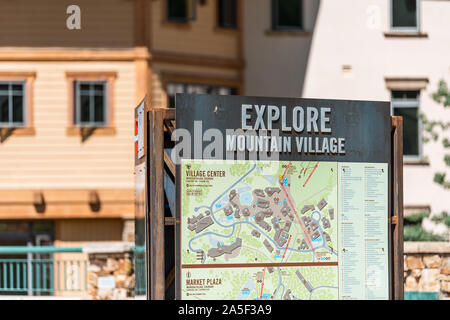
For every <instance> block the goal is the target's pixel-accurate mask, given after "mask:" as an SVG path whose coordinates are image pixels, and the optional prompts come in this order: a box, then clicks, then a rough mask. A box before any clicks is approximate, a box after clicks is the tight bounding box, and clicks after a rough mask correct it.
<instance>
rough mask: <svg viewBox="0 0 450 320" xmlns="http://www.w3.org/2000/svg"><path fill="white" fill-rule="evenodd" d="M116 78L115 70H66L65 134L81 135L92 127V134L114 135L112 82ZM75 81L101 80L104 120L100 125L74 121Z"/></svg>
mask: <svg viewBox="0 0 450 320" xmlns="http://www.w3.org/2000/svg"><path fill="white" fill-rule="evenodd" d="M116 78H117V73H116V72H115V71H67V72H66V80H67V88H68V90H67V92H68V96H67V99H68V124H67V128H66V134H67V135H69V136H72V135H82V134H83V130H85V129H92V130H93V131H92V134H100V135H114V134H116V128H115V124H114V121H113V119H114V82H115V79H116ZM75 82H78V83H82V82H102V83H104V86H105V87H104V88H105V96H104V99H105V101H104V103H105V110H104V112H105V113H106V117H105V122H104V124H103V125H102V126H80V125H79V124H77V123H76V122H75V110H76V109H75V108H76V103H77V101H76V91H75Z"/></svg>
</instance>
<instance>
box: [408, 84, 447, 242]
mask: <svg viewBox="0 0 450 320" xmlns="http://www.w3.org/2000/svg"><path fill="white" fill-rule="evenodd" d="M431 97H432V98H433V100H434V101H435V102H437V103H438V104H440V105H442V106H443V107H444V109H446V108H448V107H450V91H449V89H448V86H447V83H446V82H445V81H444V80H440V81H439V85H438V89H437V91H436V92H434V93H432V94H431ZM420 118H421V120H422V125H423V130H424V136H423V141H424V143H427V142H429V141H435V142H436V141H438V140H439V141H440V142H441V143H442V146H443V147H444V150H445V152H444V153H445V154H444V158H443V160H444V163H445V165H446V166H447V167H450V153H449V151H450V140H449V139H448V135H447V134H446V133H447V132H448V130H449V129H450V122H448V121H447V120H448V119H449V118H448V117H441V118H440V119H439V120H429V119H428V118H427V117H426V116H425V114H423V113H422V114H421V115H420ZM433 181H434V182H436V183H437V184H439V185H440V186H442V188H444V189H445V190H448V189H450V180H449V179H448V178H447V176H446V172H442V171H441V172H436V173H435V174H434V177H433ZM418 217H419V218H420V221H415V223H414V222H413V223H411V221H409V223H408V221H407V222H406V223H405V224H406V225H405V240H406V238H410V240H413V241H414V240H415V241H421V240H422V241H423V240H425V241H439V240H440V239H439V238H440V236H435V235H431V234H427V233H426V232H425V231H424V230H423V229H422V228H421V226H420V224H421V221H422V219H423V218H425V217H427V216H425V215H423V214H421V215H418ZM431 220H432V221H433V222H435V223H444V224H445V225H446V226H447V231H448V227H449V226H450V216H449V215H448V214H447V212H442V213H441V214H439V215H434V216H433V217H432V218H431ZM447 237H448V232H447Z"/></svg>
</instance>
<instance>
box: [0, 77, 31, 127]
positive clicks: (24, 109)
mask: <svg viewBox="0 0 450 320" xmlns="http://www.w3.org/2000/svg"><path fill="white" fill-rule="evenodd" d="M5 84H6V85H8V100H9V102H8V111H9V119H8V122H7V123H5V122H0V128H2V129H13V128H14V129H15V128H24V127H26V126H27V85H26V81H18V80H16V81H7V80H0V85H5ZM14 84H16V85H17V84H21V85H22V119H23V122H22V123H19V122H16V123H15V122H14V121H13V120H12V117H13V105H12V103H13V102H12V100H13V99H12V97H13V91H14V89H12V88H11V86H12V85H14Z"/></svg>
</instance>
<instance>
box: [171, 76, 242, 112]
mask: <svg viewBox="0 0 450 320" xmlns="http://www.w3.org/2000/svg"><path fill="white" fill-rule="evenodd" d="M166 92H167V100H168V101H167V102H168V106H169V107H170V108H174V107H175V94H177V93H191V94H214V95H236V94H237V92H238V91H237V89H236V88H232V87H225V86H210V85H202V84H187V83H173V82H172V83H168V84H167V86H166Z"/></svg>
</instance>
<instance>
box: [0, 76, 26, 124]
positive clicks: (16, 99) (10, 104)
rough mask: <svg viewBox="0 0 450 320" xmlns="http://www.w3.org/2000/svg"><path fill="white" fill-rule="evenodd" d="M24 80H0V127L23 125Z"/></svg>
mask: <svg viewBox="0 0 450 320" xmlns="http://www.w3.org/2000/svg"><path fill="white" fill-rule="evenodd" d="M25 100H26V99H25V82H22V81H9V82H3V81H0V128H16V127H23V126H25V118H26V116H25V110H26V103H25Z"/></svg>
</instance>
